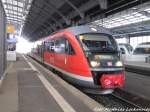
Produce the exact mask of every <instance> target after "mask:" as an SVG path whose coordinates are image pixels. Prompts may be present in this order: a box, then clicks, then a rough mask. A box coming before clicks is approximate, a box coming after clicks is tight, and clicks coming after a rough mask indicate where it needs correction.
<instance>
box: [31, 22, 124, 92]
mask: <svg viewBox="0 0 150 112" xmlns="http://www.w3.org/2000/svg"><path fill="white" fill-rule="evenodd" d="M30 55H31V56H32V57H33V58H35V59H36V60H38V61H40V62H42V63H44V64H45V65H47V66H49V67H51V68H53V69H55V70H57V71H59V72H61V73H62V74H61V76H62V77H63V78H64V79H66V80H68V81H69V82H71V83H72V84H74V85H77V86H80V87H82V89H84V90H85V91H86V92H92V93H93V92H94V93H98V94H108V93H111V92H112V91H113V90H114V89H115V88H120V87H123V86H124V82H125V76H124V65H123V64H122V62H121V61H120V52H119V49H118V46H117V44H116V41H115V39H114V38H113V37H112V35H111V33H110V32H109V31H108V30H107V29H105V28H103V27H93V26H88V25H85V26H75V27H70V28H67V29H65V30H62V31H60V32H57V33H55V34H52V35H50V36H48V37H46V38H44V39H42V40H40V44H39V45H37V47H36V48H34V49H33V50H32V52H31V54H30Z"/></svg>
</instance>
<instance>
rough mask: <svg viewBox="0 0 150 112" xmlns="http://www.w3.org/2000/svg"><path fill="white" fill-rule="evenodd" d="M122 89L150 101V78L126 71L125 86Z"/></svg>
mask: <svg viewBox="0 0 150 112" xmlns="http://www.w3.org/2000/svg"><path fill="white" fill-rule="evenodd" d="M122 90H123V91H126V92H128V93H131V94H133V95H135V96H139V97H141V98H143V99H146V100H149V101H150V78H149V76H145V75H140V74H136V73H131V72H126V82H125V87H124V88H123V89H122Z"/></svg>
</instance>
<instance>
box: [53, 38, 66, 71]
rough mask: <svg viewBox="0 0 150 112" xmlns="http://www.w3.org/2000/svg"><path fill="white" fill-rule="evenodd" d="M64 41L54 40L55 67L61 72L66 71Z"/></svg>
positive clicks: (60, 39)
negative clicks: (61, 70)
mask: <svg viewBox="0 0 150 112" xmlns="http://www.w3.org/2000/svg"><path fill="white" fill-rule="evenodd" d="M65 46H66V39H65V38H64V37H59V38H58V39H57V40H55V65H56V66H57V67H59V68H61V69H63V70H65V69H66V61H67V60H66V53H65Z"/></svg>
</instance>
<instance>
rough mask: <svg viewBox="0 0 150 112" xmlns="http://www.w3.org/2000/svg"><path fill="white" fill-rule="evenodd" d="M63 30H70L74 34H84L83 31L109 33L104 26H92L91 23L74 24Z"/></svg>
mask: <svg viewBox="0 0 150 112" xmlns="http://www.w3.org/2000/svg"><path fill="white" fill-rule="evenodd" d="M65 30H68V31H70V32H72V33H73V34H74V35H80V34H85V33H105V34H111V33H110V31H109V30H108V29H106V28H104V27H100V26H93V25H81V26H74V27H69V28H67V29H65Z"/></svg>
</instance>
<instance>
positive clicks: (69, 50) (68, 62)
mask: <svg viewBox="0 0 150 112" xmlns="http://www.w3.org/2000/svg"><path fill="white" fill-rule="evenodd" d="M65 52H66V57H65V61H64V63H65V67H66V71H68V72H70V71H73V70H74V67H75V66H76V65H75V66H74V64H75V63H76V60H75V51H74V49H73V47H72V45H71V43H70V42H69V41H68V40H67V39H66V45H65Z"/></svg>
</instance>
